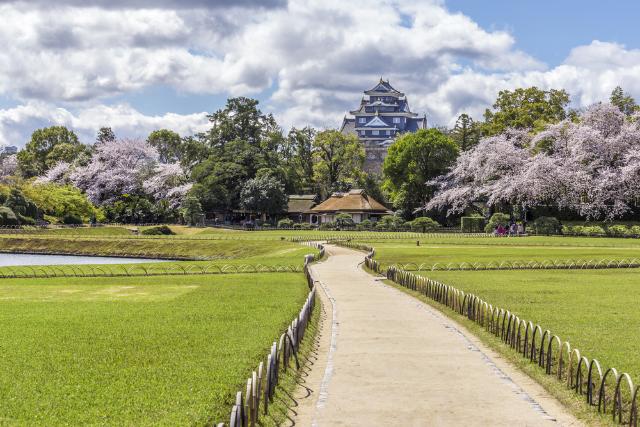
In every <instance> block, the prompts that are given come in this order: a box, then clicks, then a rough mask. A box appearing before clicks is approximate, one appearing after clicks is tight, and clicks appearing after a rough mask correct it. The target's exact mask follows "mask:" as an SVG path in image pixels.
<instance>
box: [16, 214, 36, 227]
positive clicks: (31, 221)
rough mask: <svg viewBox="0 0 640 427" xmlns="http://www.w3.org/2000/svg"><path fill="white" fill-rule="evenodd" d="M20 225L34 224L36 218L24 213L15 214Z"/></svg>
mask: <svg viewBox="0 0 640 427" xmlns="http://www.w3.org/2000/svg"><path fill="white" fill-rule="evenodd" d="M17 217H18V222H20V225H36V220H35V219H33V218H31V217H30V216H26V215H20V214H18V215H17Z"/></svg>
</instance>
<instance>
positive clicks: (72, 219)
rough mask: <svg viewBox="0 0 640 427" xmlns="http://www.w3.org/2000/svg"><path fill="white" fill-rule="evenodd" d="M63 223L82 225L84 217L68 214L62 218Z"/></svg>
mask: <svg viewBox="0 0 640 427" xmlns="http://www.w3.org/2000/svg"><path fill="white" fill-rule="evenodd" d="M62 223H63V224H67V225H80V224H82V218H80V216H79V215H75V214H67V215H65V216H64V217H63V218H62Z"/></svg>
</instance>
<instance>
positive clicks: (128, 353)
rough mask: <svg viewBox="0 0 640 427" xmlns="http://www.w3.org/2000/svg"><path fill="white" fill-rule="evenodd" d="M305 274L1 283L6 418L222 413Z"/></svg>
mask: <svg viewBox="0 0 640 427" xmlns="http://www.w3.org/2000/svg"><path fill="white" fill-rule="evenodd" d="M307 292H308V289H307V287H306V284H305V281H304V278H303V276H302V275H300V274H280V273H271V274H248V275H240V274H238V275H226V276H186V277H175V276H165V277H162V278H159V277H152V278H140V277H138V278H93V279H91V280H90V281H87V280H86V279H81V278H78V279H69V278H66V279H45V280H43V279H37V280H30V279H15V280H12V281H3V282H2V283H0V307H1V309H0V328H1V330H2V331H3V339H2V357H0V395H2V396H3V399H1V400H0V414H2V417H1V418H0V424H28V425H37V424H41V425H44V424H46V425H56V424H72V425H78V424H102V425H105V424H110V425H114V424H118V425H123V424H126V425H152V424H153V425H155V424H163V425H177V424H180V425H184V424H202V423H207V422H211V421H213V420H216V421H217V420H224V419H227V417H228V411H229V409H230V407H231V405H232V403H233V398H234V394H235V392H236V391H238V390H240V389H242V387H243V382H244V381H245V379H246V378H247V376H248V375H249V374H250V372H251V370H253V369H255V366H256V364H257V361H259V360H261V358H262V357H263V356H264V354H266V352H267V350H268V348H269V347H270V345H271V343H272V341H273V339H274V338H275V337H277V336H278V335H279V334H280V333H281V332H282V330H283V329H284V328H285V326H286V325H287V324H288V323H289V322H290V321H291V319H292V318H293V317H294V316H295V315H296V314H297V312H298V311H299V309H300V306H301V305H302V303H303V302H304V299H305V297H306V295H307Z"/></svg>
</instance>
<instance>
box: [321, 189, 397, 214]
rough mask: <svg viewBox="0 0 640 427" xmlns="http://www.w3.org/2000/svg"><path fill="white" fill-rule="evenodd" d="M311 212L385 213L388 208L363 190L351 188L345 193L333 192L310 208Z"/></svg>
mask: <svg viewBox="0 0 640 427" xmlns="http://www.w3.org/2000/svg"><path fill="white" fill-rule="evenodd" d="M311 211H312V212H316V213H322V212H341V211H342V212H378V213H387V212H389V210H388V209H387V208H386V207H385V206H384V205H383V204H382V203H380V202H378V201H377V200H375V199H374V198H373V197H369V195H368V194H367V193H366V191H364V190H360V189H357V190H351V191H349V192H347V193H333V194H332V195H331V197H329V198H328V199H327V200H325V201H324V202H322V203H320V204H319V205H318V206H316V207H314V208H313V209H311Z"/></svg>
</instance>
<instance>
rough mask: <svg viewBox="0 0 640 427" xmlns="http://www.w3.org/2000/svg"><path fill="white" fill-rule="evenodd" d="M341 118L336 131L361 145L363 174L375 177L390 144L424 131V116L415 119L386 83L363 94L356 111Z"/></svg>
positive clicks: (402, 97) (405, 103)
mask: <svg viewBox="0 0 640 427" xmlns="http://www.w3.org/2000/svg"><path fill="white" fill-rule="evenodd" d="M349 113H350V115H351V116H353V117H348V116H345V118H344V120H343V121H342V127H341V128H340V131H341V132H342V133H345V134H352V135H356V136H357V137H358V139H359V140H360V142H362V144H363V145H364V149H365V153H366V158H365V164H364V168H365V170H366V171H367V172H370V173H377V174H379V173H380V172H381V171H382V163H383V162H384V158H385V157H386V156H387V149H388V148H389V146H390V145H391V144H392V143H393V140H394V139H395V138H396V137H397V136H398V135H400V134H402V133H404V132H415V131H417V130H418V129H426V127H427V118H426V116H423V117H418V114H416V113H412V112H411V110H410V109H409V103H408V102H407V98H406V97H405V95H404V93H402V92H399V91H397V90H396V89H394V88H393V87H392V86H391V85H390V84H389V81H388V80H387V81H384V80H382V78H381V79H380V82H379V83H378V84H377V85H376V86H375V87H374V88H373V89H370V90H367V91H365V92H364V96H363V97H362V100H361V101H360V107H359V108H358V109H357V110H353V111H350V112H349Z"/></svg>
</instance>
